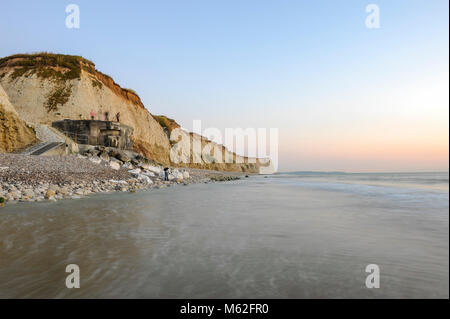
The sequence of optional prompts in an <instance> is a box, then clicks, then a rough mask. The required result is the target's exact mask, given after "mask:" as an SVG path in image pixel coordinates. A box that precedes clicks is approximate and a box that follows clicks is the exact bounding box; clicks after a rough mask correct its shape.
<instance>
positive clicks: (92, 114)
mask: <svg viewBox="0 0 450 319" xmlns="http://www.w3.org/2000/svg"><path fill="white" fill-rule="evenodd" d="M90 115H91V120H92V121H93V120H94V119H95V113H94V110H91V114H90Z"/></svg>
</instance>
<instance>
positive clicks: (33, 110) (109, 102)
mask: <svg viewBox="0 0 450 319" xmlns="http://www.w3.org/2000/svg"><path fill="white" fill-rule="evenodd" d="M0 85H1V86H3V88H4V90H5V91H6V93H7V95H8V97H9V101H10V102H11V103H12V105H14V107H15V108H13V109H11V107H9V106H6V108H8V109H10V111H11V112H13V111H14V110H15V111H17V114H18V115H19V116H20V118H22V119H23V120H24V121H26V122H29V123H36V124H48V125H50V124H51V123H52V122H54V121H58V120H63V119H73V120H80V119H89V118H90V114H91V112H93V113H94V114H95V119H104V115H105V112H108V113H109V119H110V120H115V115H116V114H117V113H120V122H122V123H123V124H125V125H128V126H130V127H132V128H133V129H134V131H133V132H134V133H133V137H132V138H133V144H134V148H135V151H137V152H139V153H141V154H143V155H145V156H146V157H148V158H150V159H153V160H155V161H157V162H159V163H162V164H164V165H169V164H177V163H171V161H170V150H171V147H172V145H173V144H174V141H172V142H171V141H170V140H169V135H170V134H169V133H170V131H171V130H173V129H174V128H178V127H179V126H178V124H177V123H176V122H175V121H174V120H171V119H168V118H166V117H164V116H158V117H154V116H152V114H150V112H149V111H148V110H147V109H146V108H145V106H144V104H143V103H142V101H141V99H140V98H139V96H138V95H137V94H136V92H134V91H133V90H130V89H124V88H122V87H120V86H119V85H118V84H117V83H115V82H114V80H113V79H112V78H111V77H109V76H108V75H105V74H103V73H102V72H100V71H98V70H97V69H96V68H95V64H94V63H93V62H91V61H89V60H87V59H85V58H83V57H80V56H71V55H60V54H51V53H38V54H17V55H13V56H9V57H5V58H1V59H0ZM193 136H194V135H192V134H191V138H193ZM205 143H206V141H203V142H202V144H203V145H204V144H205ZM218 147H219V146H218ZM220 147H221V146H220ZM224 151H225V149H224ZM194 156H195V155H194ZM244 162H245V161H244ZM247 162H248V161H247ZM178 165H180V166H190V167H198V168H209V169H220V170H232V171H249V172H250V171H251V172H257V171H258V165H257V164H249V163H245V164H220V163H215V160H212V161H211V163H207V164H198V163H194V164H178Z"/></svg>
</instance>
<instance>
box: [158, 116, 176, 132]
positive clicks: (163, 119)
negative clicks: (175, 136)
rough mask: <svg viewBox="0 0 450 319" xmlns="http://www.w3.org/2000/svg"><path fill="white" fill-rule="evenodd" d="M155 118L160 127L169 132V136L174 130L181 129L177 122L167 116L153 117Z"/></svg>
mask: <svg viewBox="0 0 450 319" xmlns="http://www.w3.org/2000/svg"><path fill="white" fill-rule="evenodd" d="M153 117H154V118H155V120H157V121H158V123H159V125H161V126H162V128H163V129H165V130H167V135H168V136H170V134H171V133H172V130H174V129H176V128H179V127H180V125H179V124H178V123H177V122H175V120H173V119H171V118H168V117H167V116H164V115H153Z"/></svg>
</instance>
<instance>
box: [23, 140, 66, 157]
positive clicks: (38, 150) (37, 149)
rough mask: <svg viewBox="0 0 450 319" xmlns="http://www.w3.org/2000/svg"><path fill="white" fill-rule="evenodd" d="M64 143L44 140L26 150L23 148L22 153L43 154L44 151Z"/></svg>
mask: <svg viewBox="0 0 450 319" xmlns="http://www.w3.org/2000/svg"><path fill="white" fill-rule="evenodd" d="M62 144H64V143H61V142H42V143H38V144H35V145H33V146H31V147H29V148H27V149H25V150H23V151H22V152H21V153H20V154H23V155H43V154H44V153H46V152H48V151H50V150H52V149H54V148H56V147H59V146H61V145H62Z"/></svg>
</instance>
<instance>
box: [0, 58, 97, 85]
mask: <svg viewBox="0 0 450 319" xmlns="http://www.w3.org/2000/svg"><path fill="white" fill-rule="evenodd" d="M3 67H14V68H15V69H14V72H13V73H12V74H11V80H14V79H16V78H18V77H21V76H24V75H31V74H36V75H37V76H38V77H39V78H42V79H53V80H56V81H59V82H62V81H64V82H65V81H68V80H73V79H78V78H80V76H81V70H82V69H86V70H88V71H92V70H95V65H94V63H92V62H91V61H89V60H87V59H85V58H83V57H81V56H75V55H63V54H53V53H47V52H41V53H36V54H16V55H12V56H9V57H5V58H1V59H0V68H3Z"/></svg>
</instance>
